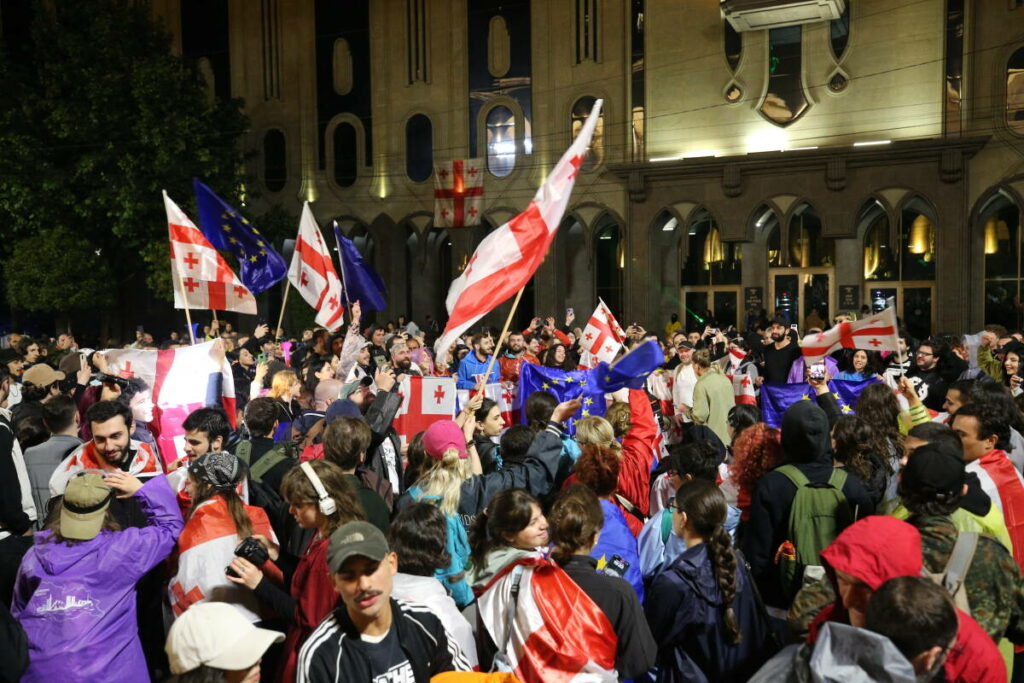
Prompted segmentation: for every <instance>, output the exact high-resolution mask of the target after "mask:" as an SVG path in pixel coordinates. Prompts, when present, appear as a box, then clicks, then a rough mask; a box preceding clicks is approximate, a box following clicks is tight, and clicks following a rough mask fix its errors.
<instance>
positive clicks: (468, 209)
mask: <svg viewBox="0 0 1024 683" xmlns="http://www.w3.org/2000/svg"><path fill="white" fill-rule="evenodd" d="M483 168H484V166H483V161H482V160H481V159H455V160H453V161H446V162H443V163H440V164H435V165H434V225H435V226H437V227H439V228H461V227H470V226H473V225H480V214H481V213H482V212H483V206H484V173H483Z"/></svg>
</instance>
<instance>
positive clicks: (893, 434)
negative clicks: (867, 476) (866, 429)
mask: <svg viewBox="0 0 1024 683" xmlns="http://www.w3.org/2000/svg"><path fill="white" fill-rule="evenodd" d="M855 412H856V413H857V415H858V416H859V417H861V418H863V419H864V420H865V421H866V422H867V423H868V424H869V425H872V426H873V427H874V428H875V430H877V431H878V432H879V433H880V434H881V435H882V436H883V437H885V438H886V439H888V440H889V443H890V444H892V446H893V448H895V449H896V451H897V452H899V451H902V450H903V434H901V433H900V405H899V403H897V402H896V397H895V396H894V395H893V393H892V390H891V389H889V387H888V386H886V385H885V384H883V383H881V382H876V383H875V384H869V385H867V386H866V387H864V390H863V391H861V392H860V396H859V397H857V405H856V406H855ZM886 454H887V451H883V452H882V453H879V455H880V456H881V457H882V459H883V460H885V459H886Z"/></svg>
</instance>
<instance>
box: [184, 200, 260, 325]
mask: <svg viewBox="0 0 1024 683" xmlns="http://www.w3.org/2000/svg"><path fill="white" fill-rule="evenodd" d="M164 209H166V211H167V231H168V234H169V236H170V240H171V281H172V283H173V286H174V307H175V308H186V307H187V308H196V309H208V310H217V311H234V312H236V313H248V314H249V315H256V298H255V297H253V295H252V292H250V291H249V289H248V288H247V287H245V286H244V285H243V284H242V283H241V282H240V281H239V280H238V278H237V277H235V273H234V271H232V270H231V268H230V267H229V266H228V264H227V262H226V261H224V258H223V257H222V256H221V255H220V254H218V253H217V250H216V249H214V248H213V245H211V244H210V242H209V240H207V239H206V237H205V236H203V233H202V232H200V230H199V228H197V227H196V226H195V224H194V223H193V222H192V221H191V220H189V217H188V216H186V215H185V212H184V211H182V210H181V209H180V208H179V207H178V205H177V204H175V203H174V202H173V201H171V198H170V197H168V196H167V193H166V192H164Z"/></svg>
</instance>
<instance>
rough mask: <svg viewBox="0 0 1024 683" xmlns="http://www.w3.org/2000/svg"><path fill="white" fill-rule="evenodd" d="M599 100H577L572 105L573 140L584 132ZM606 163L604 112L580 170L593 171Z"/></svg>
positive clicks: (599, 118) (589, 98)
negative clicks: (584, 127) (591, 111)
mask: <svg viewBox="0 0 1024 683" xmlns="http://www.w3.org/2000/svg"><path fill="white" fill-rule="evenodd" d="M596 101H597V99H596V98H594V97H590V96H589V95H588V96H586V97H581V98H579V99H578V100H576V103H575V104H574V105H572V117H571V118H572V139H573V140H575V139H576V136H577V135H579V134H580V131H581V130H583V124H584V123H586V121H587V117H588V116H589V115H590V110H591V109H592V108H593V107H594V102H596ZM603 161H604V111H603V110H602V111H601V113H600V114H599V115H598V117H597V126H595V127H594V136H593V137H592V138H591V139H590V147H588V148H587V155H586V156H585V157H584V158H583V163H582V164H581V165H580V170H581V171H583V172H584V173H587V172H589V171H593V170H594V169H595V168H597V167H598V166H600V165H601V162H603Z"/></svg>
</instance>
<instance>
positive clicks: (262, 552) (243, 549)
mask: <svg viewBox="0 0 1024 683" xmlns="http://www.w3.org/2000/svg"><path fill="white" fill-rule="evenodd" d="M235 556H236V557H241V558H242V559H244V560H248V561H249V562H251V563H252V564H253V565H255V566H257V567H262V566H263V563H264V562H266V561H267V560H269V559H270V553H269V552H268V551H267V549H266V548H265V547H263V544H262V543H260V542H259V541H257V540H256V539H255V538H253V537H252V536H249V537H248V538H244V539H242V542H241V543H239V544H238V547H237V548H235ZM227 575H228V576H234V577H235V578H236V579H237V578H241V577H240V576H239V575H238V572H236V571H235V570H234V569H232V568H231V565H228V567H227Z"/></svg>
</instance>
